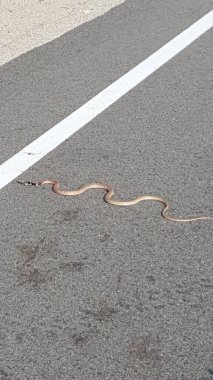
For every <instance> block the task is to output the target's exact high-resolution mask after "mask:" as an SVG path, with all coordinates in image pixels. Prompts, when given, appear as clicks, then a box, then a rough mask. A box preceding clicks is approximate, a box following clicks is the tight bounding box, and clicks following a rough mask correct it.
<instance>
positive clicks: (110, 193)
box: [18, 180, 213, 222]
mask: <svg viewBox="0 0 213 380" xmlns="http://www.w3.org/2000/svg"><path fill="white" fill-rule="evenodd" d="M18 183H20V184H22V185H26V186H41V185H45V184H49V185H52V190H53V191H54V192H55V193H57V194H60V195H80V194H82V193H84V192H85V191H87V190H89V189H103V190H106V192H107V193H106V194H105V196H104V200H105V202H107V203H109V204H111V205H114V206H132V205H135V204H137V203H139V202H142V201H156V202H160V203H162V204H163V205H164V207H163V209H162V211H161V215H162V216H163V217H164V218H165V219H167V220H172V221H174V222H193V221H196V220H213V217H210V216H199V217H192V218H176V217H172V216H168V215H167V212H168V210H169V208H170V204H169V202H168V200H167V199H165V198H163V197H161V196H159V195H140V196H138V197H136V198H134V199H132V200H129V201H120V200H115V199H112V197H113V195H114V190H113V188H112V187H111V186H109V185H106V184H104V183H101V182H92V183H88V184H86V185H83V186H81V187H79V188H78V189H76V190H62V189H60V182H59V181H55V180H43V181H39V182H29V181H18Z"/></svg>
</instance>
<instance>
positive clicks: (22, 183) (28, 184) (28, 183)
mask: <svg viewBox="0 0 213 380" xmlns="http://www.w3.org/2000/svg"><path fill="white" fill-rule="evenodd" d="M17 183H19V184H21V185H25V186H40V185H41V184H40V182H30V181H17Z"/></svg>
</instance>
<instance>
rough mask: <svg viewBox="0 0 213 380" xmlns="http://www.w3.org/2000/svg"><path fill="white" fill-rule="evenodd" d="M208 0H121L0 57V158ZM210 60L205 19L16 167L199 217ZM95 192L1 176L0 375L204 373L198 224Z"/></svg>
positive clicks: (209, 135)
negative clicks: (110, 98)
mask: <svg viewBox="0 0 213 380" xmlns="http://www.w3.org/2000/svg"><path fill="white" fill-rule="evenodd" d="M211 5H212V4H211V1H207V0H197V1H192V0H184V1H183V0H181V1H178V2H177V1H174V0H160V1H158V2H156V1H141V0H131V1H126V2H125V3H123V4H122V5H120V6H118V7H116V8H114V9H112V10H111V11H109V12H108V13H107V14H105V15H104V16H101V17H99V18H97V19H95V20H93V21H91V22H88V23H86V24H83V25H81V26H80V27H78V28H76V29H74V30H72V31H70V32H68V33H66V34H65V35H63V36H62V37H60V38H58V39H56V40H54V41H52V42H50V43H48V44H46V45H44V46H42V47H39V48H36V49H34V50H32V51H30V52H28V53H26V54H24V55H22V56H20V57H18V58H17V59H15V60H13V61H11V62H9V63H7V64H6V65H4V66H2V67H1V69H0V72H1V89H2V90H1V115H0V119H1V150H0V159H1V163H3V162H4V161H6V160H7V159H8V158H10V157H11V156H13V155H14V154H15V153H17V152H18V151H20V150H21V149H22V148H23V147H25V146H26V145H27V144H29V143H31V142H32V141H33V140H35V139H36V138H37V137H39V136H40V135H41V134H42V133H44V132H45V131H47V130H48V129H50V128H51V127H53V126H54V125H55V124H57V123H58V122H60V121H61V120H62V119H64V118H65V117H66V116H68V115H70V114H71V113H72V112H73V111H74V110H76V109H78V108H79V107H80V106H81V105H82V104H84V103H85V102H86V101H88V100H89V99H91V98H92V97H93V96H95V95H96V94H98V93H99V92H100V91H101V90H103V89H104V88H105V87H107V86H108V85H109V84H111V83H113V82H114V81H115V80H116V79H118V78H119V77H121V76H122V75H123V74H125V73H126V72H127V71H128V70H130V69H131V68H133V67H135V66H136V65H137V64H138V63H140V62H142V61H143V60H144V59H145V58H147V57H149V56H150V55H151V54H152V53H154V52H155V51H156V50H157V49H159V48H160V47H161V46H163V45H164V44H165V43H167V42H168V41H170V40H171V39H172V38H174V37H175V36H176V35H177V34H179V33H180V32H182V31H183V30H185V29H186V28H187V27H188V26H190V25H191V24H192V23H194V22H195V21H197V20H198V19H199V18H201V17H202V16H204V15H205V14H206V13H208V12H209V11H210V10H211ZM211 68H212V31H208V32H206V33H205V34H204V35H202V36H201V37H200V38H198V39H197V40H196V41H195V42H193V43H192V44H191V45H190V46H189V47H187V48H186V49H185V50H183V51H182V52H181V53H180V54H178V55H177V56H176V57H175V58H173V59H172V60H171V61H169V62H168V63H166V64H165V65H164V66H162V67H161V68H160V69H159V70H157V71H156V72H154V73H153V74H152V75H151V76H150V77H149V78H147V79H146V80H145V81H143V82H141V83H140V84H139V85H138V86H137V87H135V88H134V89H133V90H131V91H130V92H129V93H128V94H126V95H125V96H123V97H122V98H121V99H119V100H118V101H117V102H116V103H114V104H113V105H112V106H111V107H109V108H108V109H106V110H105V111H104V112H102V113H101V114H100V115H99V116H97V117H96V118H95V119H93V120H92V121H91V122H90V123H89V124H87V125H86V126H85V127H84V128H82V129H80V130H79V131H78V132H77V133H75V134H74V135H73V136H71V137H70V138H69V139H67V140H66V141H65V142H64V143H63V144H61V145H60V146H59V147H58V148H56V149H54V150H53V151H52V152H51V153H49V154H48V155H47V156H46V157H44V158H43V159H42V160H40V161H39V162H38V163H37V164H35V165H34V166H32V167H31V168H30V169H29V170H28V171H26V172H25V173H23V174H22V176H21V177H19V179H29V180H38V179H43V178H56V179H60V180H61V181H62V183H63V184H64V187H66V188H76V187H78V186H80V185H81V184H83V183H87V182H91V181H102V182H106V183H110V184H111V185H113V186H114V188H115V191H116V197H118V198H122V199H126V198H131V197H134V196H137V195H140V194H141V193H152V194H159V195H162V196H165V197H167V198H168V199H169V200H170V201H171V204H172V209H171V214H173V215H176V216H179V215H180V216H193V215H201V214H205V215H210V216H213V192H212V190H213V177H212V147H213V145H212V142H213V129H212V110H211V108H212V105H211V99H212V93H211V92H212V78H211V76H212V71H211ZM103 194H104V193H103V191H101V190H95V191H90V192H87V193H85V194H84V195H82V196H79V197H75V198H71V197H60V196H57V195H55V194H54V193H53V192H51V189H50V188H48V187H43V188H29V187H23V186H20V185H18V184H17V183H16V180H14V181H13V182H11V183H10V184H9V185H7V186H6V187H4V188H3V189H2V190H1V195H0V196H1V201H0V213H1V214H0V215H1V225H0V230H1V244H0V246H1V256H0V281H1V284H0V293H1V314H0V379H1V380H3V379H4V380H6V379H7V380H9V379H12V380H27V379H29V380H31V379H32V380H45V379H48V380H52V379H54V380H55V379H56V380H69V379H74V380H88V379H91V380H93V379H94V380H99V379H100V380H114V379H116V380H171V379H172V380H211V379H213V356H212V352H213V344H212V341H213V339H212V338H213V334H212V315H213V313H212V312H213V308H212V305H213V276H212V273H213V258H212V250H213V249H212V248H213V243H212V232H213V223H212V222H207V221H203V222H195V223H188V224H184V223H183V224H179V223H173V222H167V221H165V220H164V219H163V218H162V217H161V215H160V212H161V205H160V204H157V203H154V202H148V203H143V204H142V203H141V204H139V205H137V206H133V207H124V208H117V207H113V206H109V205H108V204H106V203H104V202H103Z"/></svg>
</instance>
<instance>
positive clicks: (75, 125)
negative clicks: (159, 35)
mask: <svg viewBox="0 0 213 380" xmlns="http://www.w3.org/2000/svg"><path fill="white" fill-rule="evenodd" d="M212 26H213V11H211V12H209V13H207V14H206V15H205V16H203V17H202V18H201V19H200V20H198V21H197V22H195V23H194V24H192V25H191V26H190V27H189V28H187V29H186V30H185V31H183V32H182V33H180V34H179V35H178V36H177V37H175V38H174V39H172V40H171V41H170V42H168V43H167V44H166V45H164V46H163V47H161V48H160V49H159V50H157V51H156V52H155V53H154V54H152V55H151V56H150V57H148V58H147V59H145V60H144V61H143V62H142V63H140V64H139V65H137V66H136V67H135V68H133V69H132V70H130V71H129V72H128V73H126V74H125V75H123V76H122V77H121V78H120V79H118V80H117V81H115V82H114V83H113V84H111V85H110V86H108V87H107V88H105V90H103V91H101V92H100V93H99V94H98V95H96V96H95V97H94V98H92V99H91V100H89V101H88V102H87V103H85V104H84V105H83V106H81V107H80V108H79V109H78V110H76V111H74V112H73V113H72V114H71V115H70V116H68V117H67V118H65V119H64V120H62V121H61V122H60V123H58V124H57V125H55V126H54V127H53V128H51V129H50V130H48V131H47V132H45V133H44V134H43V135H41V136H40V137H39V138H37V139H36V140H35V141H33V142H32V143H31V144H29V145H28V146H26V147H25V148H24V149H22V150H21V151H20V152H18V153H16V154H15V155H14V156H13V157H11V158H10V159H9V160H7V161H5V162H4V163H3V164H2V165H1V166H0V189H2V188H3V187H4V186H6V185H7V184H8V183H10V182H11V181H12V180H13V179H15V178H17V177H18V176H19V175H20V174H22V173H23V172H24V171H25V170H27V169H28V168H29V167H31V166H32V165H34V164H35V163H36V162H38V161H39V160H40V159H41V158H43V157H44V156H46V155H47V154H48V153H49V152H51V151H52V150H53V149H54V148H56V147H57V146H58V145H60V144H61V143H62V142H63V141H65V140H66V139H68V138H69V137H70V136H71V135H72V134H73V133H75V132H76V131H77V130H79V129H80V128H82V127H83V126H85V125H86V124H87V123H89V122H90V121H91V120H92V119H94V118H95V117H96V116H97V115H99V114H100V113H101V112H103V111H104V110H105V109H107V108H108V107H109V106H110V105H112V104H113V103H115V102H116V101H117V100H118V99H119V98H121V97H122V96H123V95H125V94H126V93H127V92H128V91H130V90H131V89H132V88H134V87H135V86H136V85H138V84H139V83H140V82H142V81H143V80H144V79H145V78H147V77H148V76H149V75H151V74H152V73H153V72H154V71H156V70H157V69H158V68H160V67H161V66H162V65H164V64H165V63H166V62H168V61H169V60H170V59H171V58H173V57H174V56H175V55H176V54H178V53H179V52H181V51H182V50H183V49H185V48H186V47H187V46H189V45H190V44H191V43H192V42H193V41H195V40H196V39H197V38H198V37H200V36H201V35H202V34H204V33H205V32H206V31H208V30H209V29H210V28H211V27H212Z"/></svg>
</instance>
